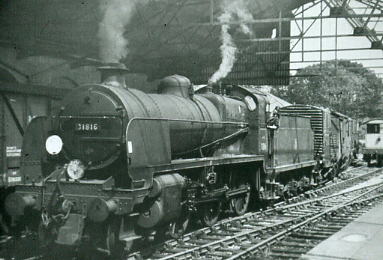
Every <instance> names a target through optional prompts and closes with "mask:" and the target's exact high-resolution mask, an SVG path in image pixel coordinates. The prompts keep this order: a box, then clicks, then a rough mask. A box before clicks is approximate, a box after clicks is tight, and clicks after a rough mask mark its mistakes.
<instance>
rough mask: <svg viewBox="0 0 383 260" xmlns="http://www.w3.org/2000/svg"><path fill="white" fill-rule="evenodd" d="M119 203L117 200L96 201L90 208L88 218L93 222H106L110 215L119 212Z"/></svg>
mask: <svg viewBox="0 0 383 260" xmlns="http://www.w3.org/2000/svg"><path fill="white" fill-rule="evenodd" d="M117 206H118V205H117V202H116V201H115V200H112V199H111V200H104V199H100V198H97V199H94V200H93V201H92V203H91V204H90V206H89V210H88V218H89V219H90V220H92V221H93V222H103V221H105V220H106V219H107V218H108V217H109V214H110V213H113V212H115V211H116V210H117Z"/></svg>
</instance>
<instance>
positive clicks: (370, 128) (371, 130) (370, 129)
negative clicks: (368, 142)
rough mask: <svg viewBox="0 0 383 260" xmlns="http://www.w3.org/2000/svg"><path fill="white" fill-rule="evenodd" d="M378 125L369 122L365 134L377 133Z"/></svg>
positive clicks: (378, 130)
mask: <svg viewBox="0 0 383 260" xmlns="http://www.w3.org/2000/svg"><path fill="white" fill-rule="evenodd" d="M379 133H380V125H379V124H369V125H367V134H379Z"/></svg>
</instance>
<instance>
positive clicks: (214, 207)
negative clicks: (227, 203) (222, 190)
mask: <svg viewBox="0 0 383 260" xmlns="http://www.w3.org/2000/svg"><path fill="white" fill-rule="evenodd" d="M221 207H222V203H221V202H220V201H212V202H207V203H204V204H203V205H202V206H201V209H200V217H201V222H202V224H203V225H205V226H208V227H211V226H213V225H214V224H215V223H217V221H218V218H219V214H220V213H221Z"/></svg>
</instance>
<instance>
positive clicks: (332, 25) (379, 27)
mask: <svg viewBox="0 0 383 260" xmlns="http://www.w3.org/2000/svg"><path fill="white" fill-rule="evenodd" d="M353 1H354V0H351V4H354V5H355V2H354V3H353ZM323 6H324V5H323ZM355 10H356V12H361V11H363V10H359V9H355ZM318 14H320V5H318V6H315V7H313V8H311V9H309V10H307V11H305V14H304V16H305V17H310V16H313V17H315V16H318ZM323 15H324V16H328V15H329V8H326V10H325V11H324V13H323ZM336 20H337V21H336ZM371 20H372V21H376V20H377V18H371ZM312 22H313V20H305V21H304V28H305V30H306V29H307V28H308V27H309V25H310V24H311V23H312ZM297 23H298V24H299V26H300V27H302V25H301V20H298V21H297ZM336 24H337V26H336ZM375 24H376V27H375V30H376V31H377V33H380V36H379V39H381V38H382V33H383V18H381V20H380V21H379V22H378V23H375V22H370V23H369V26H370V27H374V26H375ZM336 27H338V28H337V31H338V33H337V35H344V34H352V33H353V28H352V26H351V25H350V24H349V22H348V21H347V20H346V19H344V18H338V19H335V18H331V19H323V27H322V31H323V35H335V34H336ZM299 33H300V30H299V27H298V25H296V23H295V22H291V35H292V36H293V35H298V34H299ZM305 35H306V36H319V35H320V21H319V20H317V21H316V22H315V23H314V24H313V26H312V27H311V28H310V29H309V30H308V31H307V33H306V34H305ZM296 41H297V40H292V41H291V47H292V46H293V45H294V44H295V42H296ZM336 46H337V48H336ZM370 46H371V42H370V41H369V40H368V39H367V38H366V37H364V36H359V37H340V36H339V37H338V38H337V43H336V38H335V37H332V38H323V39H322V50H326V49H338V52H337V54H336V53H335V52H334V51H331V52H322V59H323V60H332V59H335V58H336V56H337V58H338V59H365V58H367V59H375V60H368V61H356V62H359V63H362V64H363V65H364V66H365V67H376V66H380V67H382V68H371V70H374V71H375V73H377V74H378V76H379V77H381V78H383V50H358V51H341V50H340V49H348V48H370ZM303 49H304V50H305V51H308V50H320V39H319V38H315V39H304V40H303ZM301 50H302V41H300V42H298V44H297V45H296V47H295V48H294V49H293V51H301ZM302 58H303V60H304V61H310V60H315V61H319V60H320V53H319V52H315V53H314V52H311V53H310V52H306V53H304V55H303V57H302V54H301V53H292V54H291V56H290V59H291V61H293V62H298V63H291V69H299V68H303V67H306V66H308V65H311V64H317V63H318V62H316V63H307V62H304V63H302V62H301V61H302ZM294 72H295V71H292V74H294Z"/></svg>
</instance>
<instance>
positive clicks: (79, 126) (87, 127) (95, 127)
mask: <svg viewBox="0 0 383 260" xmlns="http://www.w3.org/2000/svg"><path fill="white" fill-rule="evenodd" d="M75 130H76V131H90V132H92V131H93V132H94V131H99V130H100V125H99V124H98V123H76V124H75Z"/></svg>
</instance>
